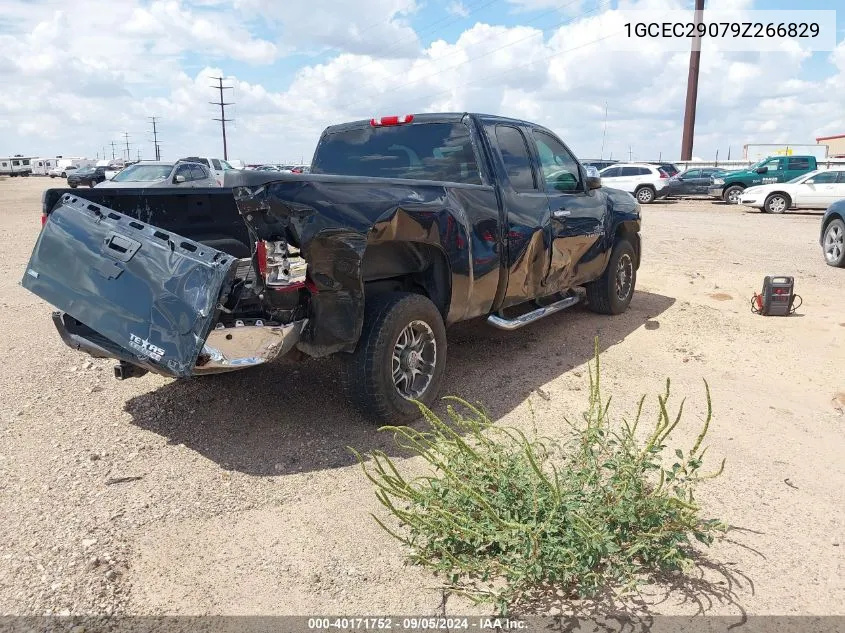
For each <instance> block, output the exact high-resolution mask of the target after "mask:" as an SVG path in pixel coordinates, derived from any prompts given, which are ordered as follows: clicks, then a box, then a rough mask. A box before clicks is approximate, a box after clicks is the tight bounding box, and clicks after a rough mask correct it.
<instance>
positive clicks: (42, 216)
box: [41, 213, 47, 227]
mask: <svg viewBox="0 0 845 633" xmlns="http://www.w3.org/2000/svg"><path fill="white" fill-rule="evenodd" d="M45 224H47V214H46V213H42V214H41V226H42V227H43V226H44V225H45Z"/></svg>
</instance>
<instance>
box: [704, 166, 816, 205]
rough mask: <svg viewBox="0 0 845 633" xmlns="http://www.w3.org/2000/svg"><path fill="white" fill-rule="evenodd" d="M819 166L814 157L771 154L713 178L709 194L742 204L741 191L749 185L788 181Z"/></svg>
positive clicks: (732, 202)
mask: <svg viewBox="0 0 845 633" xmlns="http://www.w3.org/2000/svg"><path fill="white" fill-rule="evenodd" d="M816 169H818V166H817V164H816V157H815V156H769V157H767V158H764V159H763V160H761V161H760V162H758V163H755V164H753V165H751V167H748V168H747V169H742V170H740V171H729V172H727V173H723V174H718V175H715V176H713V177H711V179H710V187H709V188H708V189H707V193H708V195H709V196H710V197H711V198H721V199H722V200H724V201H725V202H727V203H728V204H739V198H740V194H742V192H743V191H744V190H745V189H746V188H748V187H756V186H757V185H768V184H771V183H775V182H788V181H790V180H792V179H793V178H797V177H798V176H803V175H804V174H806V173H807V172H811V171H814V170H816Z"/></svg>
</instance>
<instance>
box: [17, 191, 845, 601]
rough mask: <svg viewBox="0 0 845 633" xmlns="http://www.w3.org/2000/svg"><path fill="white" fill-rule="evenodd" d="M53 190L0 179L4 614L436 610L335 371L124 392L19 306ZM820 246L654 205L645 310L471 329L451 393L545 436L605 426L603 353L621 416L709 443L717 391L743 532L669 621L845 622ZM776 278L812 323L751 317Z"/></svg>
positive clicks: (718, 507)
mask: <svg viewBox="0 0 845 633" xmlns="http://www.w3.org/2000/svg"><path fill="white" fill-rule="evenodd" d="M52 184H60V183H58V182H57V181H50V180H48V179H39V178H35V177H33V178H29V179H7V180H0V234H2V244H3V248H2V250H0V269H2V275H0V288H2V290H0V295H2V305H3V308H4V313H5V315H6V317H5V319H4V324H3V325H4V326H3V328H2V332H0V353H2V355H3V358H4V359H5V361H4V367H3V371H2V384H0V389H2V396H0V397H2V403H1V406H0V431H2V441H0V491H2V493H0V534H3V536H4V538H3V539H2V540H0V561H2V564H0V612H2V613H6V614H17V613H27V614H36V613H37V614H40V613H45V612H53V613H61V612H71V613H111V612H130V613H138V614H140V613H179V614H193V613H228V614H240V613H261V614H309V613H326V612H329V613H344V614H350V615H351V614H378V613H394V614H412V613H413V614H433V613H435V612H436V611H437V609H438V607H439V604H440V594H439V593H438V592H437V591H436V590H435V589H434V587H435V586H436V581H435V579H433V578H432V577H430V576H429V575H428V574H427V573H424V572H422V571H420V570H418V569H414V568H409V567H405V566H403V563H402V561H403V552H402V550H401V549H400V547H399V546H398V545H397V544H395V543H394V542H393V541H392V540H390V539H389V538H388V537H387V536H385V535H384V534H383V533H382V532H381V531H380V530H379V529H378V527H377V526H376V525H375V523H374V522H373V521H372V519H371V518H370V517H369V513H370V512H374V511H378V505H377V503H376V501H375V498H374V496H373V494H372V489H371V486H370V485H368V482H366V481H365V480H364V478H363V476H362V474H361V472H360V470H359V468H358V467H357V466H356V465H355V464H354V462H353V459H352V457H351V455H350V453H349V452H348V450H347V448H346V447H347V446H353V447H355V448H357V449H359V450H364V451H366V450H369V449H373V448H381V449H383V450H386V451H388V452H390V453H392V454H395V451H394V450H393V449H392V448H391V447H392V440H391V438H390V437H389V436H387V435H385V434H383V433H379V432H377V431H376V430H375V428H374V427H373V426H372V425H371V424H370V423H369V422H368V421H367V420H365V419H362V418H360V417H358V416H356V415H355V414H353V413H350V412H349V411H347V409H346V408H345V406H344V403H343V402H342V400H341V399H340V398H339V397H338V396H337V394H338V391H339V384H338V379H337V375H336V372H335V367H334V363H335V361H334V360H327V361H322V362H312V363H308V364H303V365H300V366H294V367H285V366H277V367H267V368H263V369H256V370H251V371H247V372H244V373H240V374H233V375H228V376H225V375H224V376H216V377H207V378H205V379H202V380H196V381H192V382H183V383H178V384H177V383H175V382H172V381H170V380H166V379H163V378H160V377H153V376H146V377H144V378H141V379H133V380H128V381H124V382H118V381H115V380H114V379H113V378H112V377H111V364H112V363H111V362H109V361H93V362H90V361H88V360H87V358H86V357H83V356H82V355H80V354H79V353H76V352H73V351H72V350H70V349H68V348H66V347H65V346H64V345H63V344H62V343H61V341H60V340H59V337H58V336H57V334H56V332H55V330H54V328H53V326H52V324H51V322H50V318H49V313H50V308H49V307H48V306H47V305H46V304H44V303H43V302H41V301H40V300H38V299H37V298H36V297H34V296H33V295H31V294H29V293H28V292H26V291H24V290H22V289H21V288H20V287H19V285H18V284H19V281H20V279H21V276H22V274H23V271H24V266H25V264H26V261H27V258H28V257H29V254H30V251H31V248H32V245H33V242H34V240H35V238H36V235H37V233H38V230H39V212H40V196H41V192H42V190H43V189H44V188H46V187H49V186H50V185H52ZM818 230H819V215H818V214H798V213H791V214H788V215H785V216H770V215H763V214H759V213H754V212H752V213H746V212H745V211H744V210H743V209H739V208H731V207H727V206H724V205H719V204H712V203H710V202H708V201H695V202H678V203H675V202H664V203H659V204H654V205H650V206H648V207H646V208H645V211H644V220H643V244H644V254H643V265H642V268H641V270H640V273H639V279H638V292H637V294H636V296H635V298H634V300H633V303H632V305H631V309H630V311H629V312H628V313H626V314H625V315H622V316H619V317H614V318H606V317H600V316H597V315H593V314H591V313H589V312H587V311H586V310H584V309H581V308H576V309H574V310H572V311H570V312H565V313H561V314H558V315H555V316H553V317H550V318H549V319H547V320H545V321H543V322H540V323H537V324H535V325H533V326H530V327H528V328H525V329H524V330H520V331H518V332H514V333H505V332H499V331H496V330H492V329H490V328H488V327H486V326H485V325H484V324H483V323H470V324H462V325H460V326H458V327H456V328H454V329H453V330H451V331H450V350H449V353H450V358H449V367H448V379H447V384H448V385H449V391H450V393H454V394H459V395H461V396H463V397H465V398H467V399H470V400H477V401H481V402H483V403H484V405H485V406H486V407H487V408H488V409H489V410H490V411H491V412H492V414H493V416H494V417H495V418H496V419H498V420H500V421H501V422H502V423H507V424H515V425H521V426H526V427H527V426H530V422H529V406H528V399H529V398H530V400H531V403H532V404H533V406H534V409H535V410H536V411H537V414H538V420H537V425H538V428H539V430H540V431H541V432H544V433H556V432H559V431H560V430H561V429H562V427H563V424H564V423H563V421H562V417H563V416H564V415H567V416H577V415H578V414H579V412H580V411H581V410H582V408H583V407H584V405H585V398H586V381H587V374H586V371H585V366H586V362H587V361H588V360H589V359H590V355H591V350H592V340H593V336H594V335H595V334H598V335H599V336H600V340H601V346H602V349H603V350H604V356H603V367H604V384H605V389H606V394H611V393H612V395H613V405H612V408H611V410H612V411H613V412H615V413H616V414H617V415H618V416H621V415H622V414H625V413H630V411H631V409H632V407H633V406H634V405H635V403H636V401H637V399H638V398H639V396H640V395H641V394H643V393H649V394H656V393H658V392H659V391H661V390H662V388H663V384H664V381H665V378H666V377H667V376H669V377H671V378H672V379H673V383H672V384H673V393H674V394H675V395H676V399H677V400H680V398H681V397H683V396H688V400H687V405H686V410H687V417H686V422H685V425H684V427H683V429H681V430H680V432H681V435H680V438H679V439H682V440H684V441H685V443H686V442H687V441H690V443H691V439H692V438H693V437H694V435H695V433H696V432H697V430H698V426H699V424H700V421H701V419H702V415H703V413H704V412H705V404H704V390H703V384H702V378H706V379H707V380H708V381H709V383H710V386H711V389H712V392H713V401H714V412H715V417H714V422H713V425H712V427H711V433H710V436H709V443H710V451H709V454H710V456H711V462H710V463H711V464H712V465H714V466H715V465H716V464H717V458H719V459H720V458H721V457H722V456H724V457H727V467H726V470H725V474H724V475H723V476H722V477H721V478H720V479H717V480H714V481H712V482H709V483H708V485H706V486H705V487H704V488H703V489H702V491H701V495H700V500H701V501H702V503H703V505H704V507H705V509H706V512H707V514H708V515H710V516H715V517H719V518H722V519H724V520H726V521H727V522H729V523H730V524H732V525H733V526H736V527H737V528H740V529H739V530H737V531H734V532H732V533H731V534H730V535H729V537H728V539H727V540H725V541H722V542H720V543H718V544H717V545H715V546H714V547H712V548H711V549H710V550H709V551H708V553H707V559H706V560H707V561H709V562H704V563H702V566H701V568H700V570H699V573H700V574H701V577H700V578H699V579H697V580H694V581H691V582H690V583H687V584H686V585H679V586H677V587H674V588H673V587H650V588H649V589H648V590H647V591H646V592H645V595H644V596H643V600H644V603H643V604H644V605H645V608H647V609H649V610H650V611H651V612H653V613H664V614H674V613H678V614H686V613H694V612H696V610H697V609H699V608H700V607H701V608H705V609H707V610H708V612H709V613H712V614H740V613H743V612H745V613H748V614H820V615H821V614H845V564H843V563H845V503H843V499H845V460H843V456H845V415H843V412H842V409H843V407H845V378H843V373H842V367H843V366H845V345H843V343H845V310H843V307H845V304H843V297H845V271H843V270H838V269H834V268H830V267H828V266H826V265H825V264H824V261H823V259H822V255H821V252H820V248H819V245H818ZM766 274H789V275H794V276H795V278H796V284H797V288H796V290H797V292H798V293H799V294H800V295H801V296H802V297H803V299H804V306H803V307H802V308H801V309H800V310H799V313H798V314H797V315H795V316H793V317H791V318H785V319H779V318H763V317H759V316H755V315H753V314H752V313H751V311H750V310H749V298H750V296H751V294H752V292H753V291H755V290H757V291H759V289H760V286H761V284H762V279H763V277H764V276H765V275H766ZM538 390H540V391H539V392H538ZM648 402H649V403H650V404H649V406H650V409H649V411H650V413H651V414H653V413H654V404H655V402H656V401H655V399H653V398H652V399H650V400H649V401H648ZM399 463H400V464H401V463H402V460H401V459H400V460H399ZM118 477H139V478H140V479H136V480H133V481H126V482H124V483H115V484H112V485H108V484H107V483H106V482H107V481H108V480H110V479H113V478H118ZM447 608H448V611H449V612H450V613H456V612H464V613H470V612H478V609H475V608H471V607H468V606H467V605H464V604H462V603H460V602H459V601H457V600H450V602H449V604H448V607H447Z"/></svg>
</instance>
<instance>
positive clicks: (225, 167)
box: [220, 160, 234, 171]
mask: <svg viewBox="0 0 845 633" xmlns="http://www.w3.org/2000/svg"><path fill="white" fill-rule="evenodd" d="M220 164H221V165H223V171H226V170H227V169H234V167H232V166H231V165H230V164H229V163H227V162H226V161H225V160H221V161H220Z"/></svg>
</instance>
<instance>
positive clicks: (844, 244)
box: [822, 218, 845, 268]
mask: <svg viewBox="0 0 845 633" xmlns="http://www.w3.org/2000/svg"><path fill="white" fill-rule="evenodd" d="M822 248H823V250H824V261H826V262H827V265H828V266H836V267H837V268H845V222H843V221H842V220H840V219H839V218H837V219H835V220H832V221H831V222H830V224H828V225H827V228H825V230H824V238H823V239H822Z"/></svg>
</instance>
